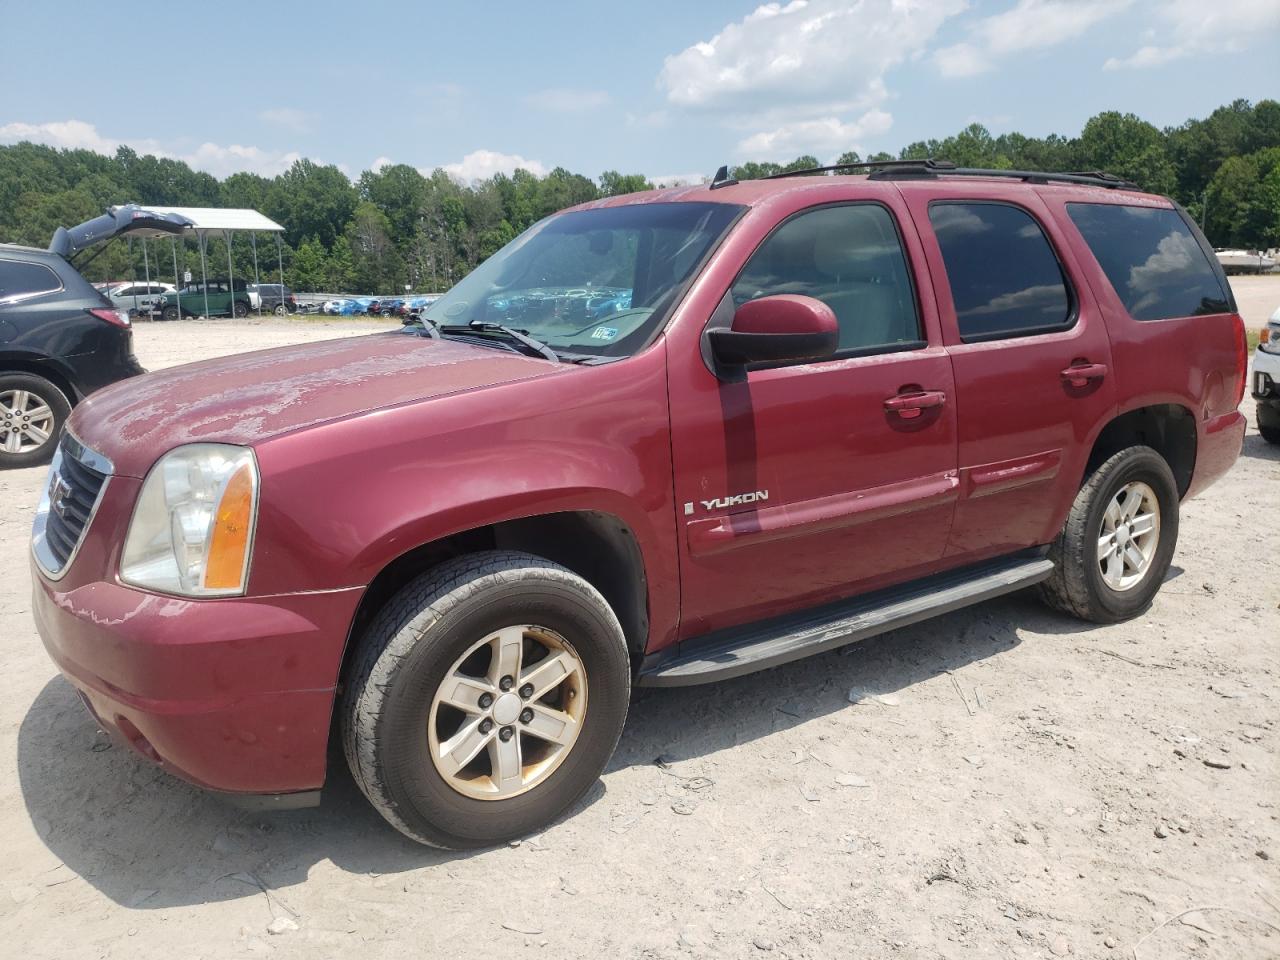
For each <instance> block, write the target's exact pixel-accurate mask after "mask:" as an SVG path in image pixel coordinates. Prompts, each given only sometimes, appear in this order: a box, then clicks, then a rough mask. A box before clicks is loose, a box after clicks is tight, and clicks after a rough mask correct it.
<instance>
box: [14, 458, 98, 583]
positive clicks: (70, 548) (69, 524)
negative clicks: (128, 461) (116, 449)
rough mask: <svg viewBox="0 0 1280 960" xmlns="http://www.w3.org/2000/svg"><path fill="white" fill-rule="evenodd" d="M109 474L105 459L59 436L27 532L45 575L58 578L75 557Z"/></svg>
mask: <svg viewBox="0 0 1280 960" xmlns="http://www.w3.org/2000/svg"><path fill="white" fill-rule="evenodd" d="M110 474H111V464H110V462H109V461H108V460H107V459H106V458H105V457H103V456H101V455H100V454H97V453H95V452H94V451H92V450H90V449H89V448H88V447H86V446H84V444H82V443H81V442H80V441H79V440H77V439H76V438H75V437H74V436H72V435H71V434H70V433H66V434H64V435H63V437H62V440H61V442H60V443H59V444H58V450H57V452H56V453H55V454H54V456H53V463H52V464H50V466H49V483H48V485H47V486H46V487H45V491H44V495H43V496H42V497H41V499H40V506H39V507H38V508H37V510H36V519H35V524H34V526H33V528H32V531H31V545H32V548H33V549H34V550H35V555H36V560H37V561H38V562H39V564H40V567H41V569H43V570H44V572H45V573H47V574H48V575H49V576H51V577H55V578H56V577H60V576H61V575H62V574H63V573H64V572H66V569H67V567H68V566H69V565H70V564H71V561H72V559H74V558H75V555H76V551H77V550H79V549H80V543H81V541H83V540H84V535H85V531H86V530H88V528H89V522H90V521H91V520H92V519H93V514H94V511H96V510H97V509H98V503H99V501H100V500H101V499H102V492H103V490H105V489H106V485H107V478H108V477H109V476H110Z"/></svg>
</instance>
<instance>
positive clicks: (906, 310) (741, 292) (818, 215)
mask: <svg viewBox="0 0 1280 960" xmlns="http://www.w3.org/2000/svg"><path fill="white" fill-rule="evenodd" d="M782 293H792V294H802V295H804V296H807V297H815V298H817V299H818V300H821V301H822V302H823V303H825V304H826V305H827V306H829V307H830V308H831V310H832V312H833V313H834V314H835V315H836V320H837V321H839V324H840V341H839V346H838V349H839V351H841V352H850V353H851V352H855V351H856V352H864V353H875V352H886V351H889V350H895V349H897V350H901V349H903V345H918V344H920V342H921V338H920V322H919V320H918V319H917V317H916V305H915V295H914V291H913V288H912V285H911V275H910V274H909V273H908V271H907V259H906V256H905V255H904V254H903V251H902V244H901V243H900V242H899V240H898V230H897V227H896V226H895V224H894V221H893V218H892V216H891V215H890V213H889V211H888V210H886V209H885V208H884V207H881V206H879V205H878V204H871V203H864V204H844V205H839V206H830V207H819V208H817V209H815V210H809V211H806V212H804V213H800V214H797V215H796V216H793V217H792V218H791V219H789V220H787V221H785V222H784V223H783V224H782V225H781V226H780V227H778V228H777V229H776V230H775V231H774V232H773V233H771V234H770V235H769V237H768V238H767V239H766V240H765V241H764V243H763V244H761V246H760V249H758V250H757V251H756V252H755V253H753V254H752V255H751V259H750V260H749V261H747V265H746V266H745V267H743V269H742V273H741V274H739V276H738V279H737V281H736V282H735V283H734V285H733V301H734V305H735V306H741V305H742V304H744V303H746V302H747V301H748V300H756V299H758V298H760V297H770V296H774V295H776V294H782Z"/></svg>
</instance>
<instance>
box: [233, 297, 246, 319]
mask: <svg viewBox="0 0 1280 960" xmlns="http://www.w3.org/2000/svg"><path fill="white" fill-rule="evenodd" d="M231 313H232V315H233V316H234V317H235V318H236V319H237V320H238V319H240V318H241V317H247V316H248V315H249V306H248V304H246V303H244V301H242V300H237V301H235V303H233V304H232V305H231Z"/></svg>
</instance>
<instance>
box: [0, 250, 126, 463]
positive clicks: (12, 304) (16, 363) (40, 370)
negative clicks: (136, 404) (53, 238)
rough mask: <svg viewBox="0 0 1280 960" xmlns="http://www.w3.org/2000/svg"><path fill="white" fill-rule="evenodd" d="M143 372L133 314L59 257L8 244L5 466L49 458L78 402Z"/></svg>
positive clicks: (0, 344) (1, 425)
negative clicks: (135, 349) (131, 322)
mask: <svg viewBox="0 0 1280 960" xmlns="http://www.w3.org/2000/svg"><path fill="white" fill-rule="evenodd" d="M143 372H144V371H143V369H142V367H140V366H139V365H138V361H137V359H136V358H135V357H134V355H133V331H132V329H131V328H130V326H129V315H128V314H127V313H125V312H124V311H123V310H116V309H115V308H113V307H112V305H111V303H110V301H108V300H107V298H106V297H104V296H103V295H102V294H101V293H99V292H98V291H97V290H95V289H94V288H93V287H92V286H91V285H90V284H89V282H88V281H87V280H85V278H84V277H82V276H80V274H79V272H78V271H77V270H76V269H75V268H74V267H73V266H71V264H69V263H68V262H67V261H66V260H64V259H63V258H62V257H60V256H59V255H58V254H56V253H51V252H50V251H47V250H36V249H34V248H32V247H18V246H12V245H10V244H0V431H3V433H2V434H0V436H2V437H3V439H0V467H25V466H30V465H32V464H36V463H41V462H43V461H45V460H47V459H48V458H49V457H50V456H51V455H52V454H53V450H54V447H55V446H56V445H57V437H58V434H59V433H60V432H61V430H62V425H63V424H64V423H65V422H66V419H67V417H68V415H69V414H70V413H71V408H72V407H73V406H75V404H77V403H78V402H79V401H81V400H82V399H84V397H85V396H86V395H88V394H90V393H92V392H93V391H94V390H96V389H98V388H99V387H105V386H106V385H107V384H109V383H115V382H116V381H117V380H123V379H124V378H125V377H132V376H135V375H137V374H139V373H143Z"/></svg>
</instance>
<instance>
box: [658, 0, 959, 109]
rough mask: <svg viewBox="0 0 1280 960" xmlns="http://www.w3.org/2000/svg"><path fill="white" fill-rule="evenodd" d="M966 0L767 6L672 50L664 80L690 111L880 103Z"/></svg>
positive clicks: (819, 0) (807, 0)
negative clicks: (905, 65) (892, 78)
mask: <svg viewBox="0 0 1280 960" xmlns="http://www.w3.org/2000/svg"><path fill="white" fill-rule="evenodd" d="M965 6H966V0H856V2H852V3H850V2H847V0H791V2H789V3H786V4H785V5H784V4H782V3H766V4H764V5H763V6H759V7H757V8H756V9H755V10H754V11H752V12H751V13H750V14H748V15H747V16H746V17H744V18H743V19H742V20H740V21H738V22H736V23H730V24H728V25H727V26H726V27H724V29H722V30H721V31H720V32H719V33H717V34H716V35H715V36H714V37H712V38H711V39H710V40H705V41H702V42H700V43H695V44H693V45H692V46H690V47H687V48H686V49H684V50H682V51H680V52H679V53H677V54H673V55H671V56H668V57H667V58H666V60H665V61H664V63H663V67H662V71H661V73H660V74H659V76H658V83H659V85H660V86H661V87H662V88H663V89H665V91H666V96H667V99H668V100H669V101H670V102H671V103H673V104H676V105H679V106H683V107H695V108H710V109H729V110H735V109H736V110H750V111H752V112H753V113H754V112H759V111H760V110H761V108H775V109H777V108H786V109H787V110H788V111H789V112H790V113H791V115H792V116H794V113H795V111H797V110H799V111H802V112H804V113H806V114H807V115H808V116H819V117H820V116H823V115H829V114H831V113H832V112H840V111H847V110H849V109H860V108H861V109H865V108H866V107H869V106H874V105H876V104H878V103H880V102H881V101H883V99H884V98H885V97H886V96H887V93H886V91H885V88H884V75H885V73H886V72H887V71H888V70H889V69H890V68H892V67H893V66H895V65H897V64H899V63H901V62H903V61H904V60H906V59H907V58H909V57H910V56H912V55H913V54H915V53H917V52H919V51H920V50H923V49H924V47H925V46H926V45H927V44H928V42H929V40H930V39H932V37H933V35H934V34H935V33H936V32H937V30H938V28H939V27H940V26H941V25H942V23H943V22H944V21H945V20H946V19H947V18H948V17H950V16H952V15H954V14H957V13H959V12H960V11H962V10H963V9H964V8H965Z"/></svg>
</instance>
